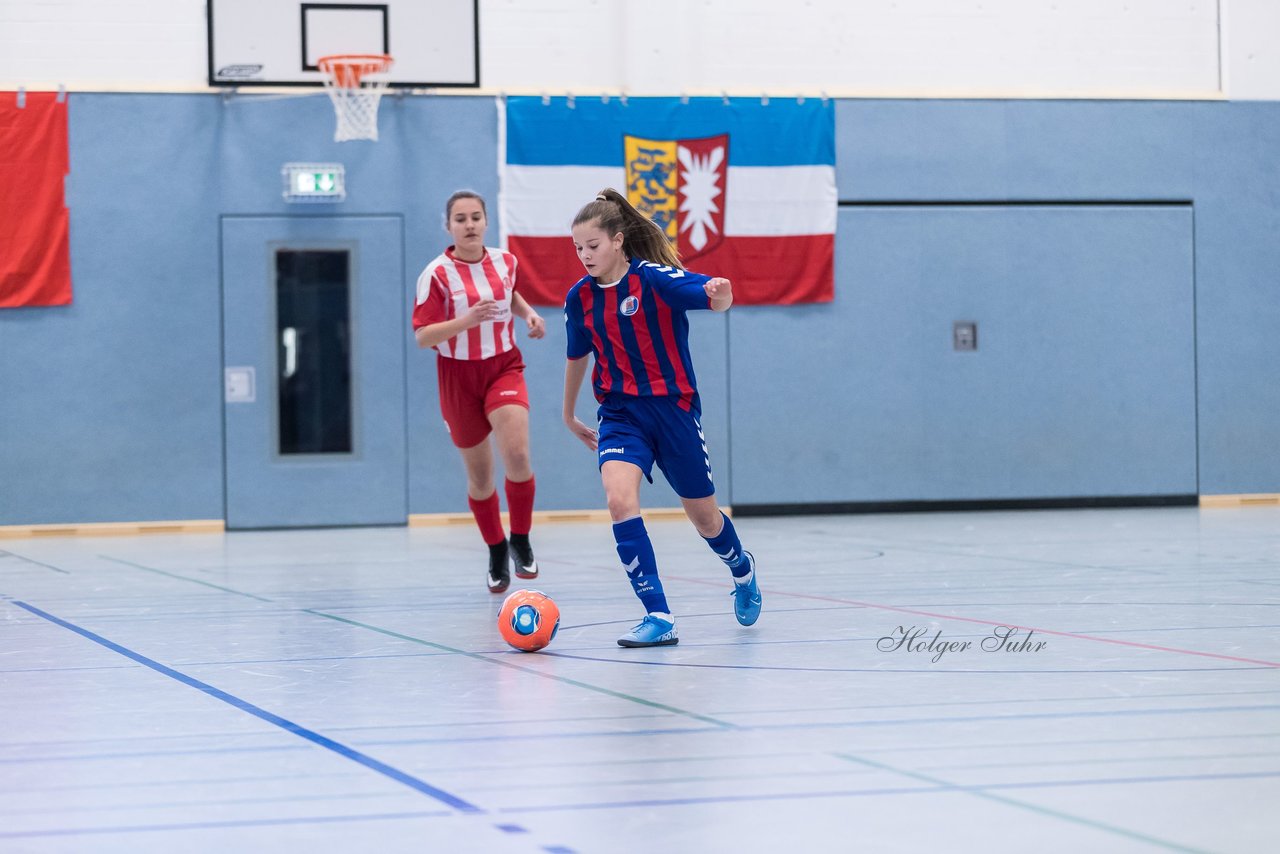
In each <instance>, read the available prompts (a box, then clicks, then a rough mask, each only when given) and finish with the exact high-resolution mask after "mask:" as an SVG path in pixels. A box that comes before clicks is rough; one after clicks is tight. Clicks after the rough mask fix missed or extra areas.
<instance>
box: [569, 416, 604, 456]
mask: <svg viewBox="0 0 1280 854" xmlns="http://www.w3.org/2000/svg"><path fill="white" fill-rule="evenodd" d="M565 425H566V426H567V427H568V428H569V432H570V433H572V434H573V435H575V436H577V437H578V439H579V440H580V441H581V442H582V444H584V445H586V446H587V447H588V448H590V449H591V450H593V451H594V450H596V448H598V447H599V442H598V440H597V437H596V431H595V430H592V429H591V428H590V427H588V426H587V425H586V424H583V423H582V422H581V421H580V420H579V419H577V418H575V419H573V420H572V421H566V422H565Z"/></svg>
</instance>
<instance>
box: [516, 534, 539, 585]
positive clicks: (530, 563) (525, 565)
mask: <svg viewBox="0 0 1280 854" xmlns="http://www.w3.org/2000/svg"><path fill="white" fill-rule="evenodd" d="M511 566H512V567H513V568H514V569H515V571H516V578H537V577H538V562H537V561H536V560H534V559H533V546H531V545H529V535H528V534H512V535H511Z"/></svg>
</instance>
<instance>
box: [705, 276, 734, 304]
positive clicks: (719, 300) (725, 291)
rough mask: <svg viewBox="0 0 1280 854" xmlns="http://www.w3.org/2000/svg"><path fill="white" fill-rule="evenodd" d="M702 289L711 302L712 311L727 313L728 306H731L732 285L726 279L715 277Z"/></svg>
mask: <svg viewBox="0 0 1280 854" xmlns="http://www.w3.org/2000/svg"><path fill="white" fill-rule="evenodd" d="M702 289H703V290H705V291H706V292H707V297H708V298H710V300H711V310H712V311H728V309H729V306H731V305H733V283H732V282H730V281H729V280H728V279H726V278H724V277H722V276H717V277H716V278H714V279H711V280H709V281H708V282H707V283H706V284H704V285H703V286H702Z"/></svg>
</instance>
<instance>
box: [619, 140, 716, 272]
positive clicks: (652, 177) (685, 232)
mask: <svg viewBox="0 0 1280 854" xmlns="http://www.w3.org/2000/svg"><path fill="white" fill-rule="evenodd" d="M623 145H624V147H625V152H624V153H625V158H626V164H627V201H629V202H631V204H632V205H634V206H635V208H636V210H638V211H640V212H641V213H643V214H644V215H645V216H647V217H649V218H650V219H652V220H653V221H654V222H655V223H657V224H658V227H659V228H661V229H662V230H663V231H664V232H666V234H667V238H668V239H669V240H670V241H671V242H672V243H674V244H676V249H677V250H678V251H679V252H680V255H681V257H682V258H684V259H685V260H689V259H692V258H696V257H698V256H699V255H702V254H704V253H707V252H710V251H711V250H712V249H715V248H716V247H717V246H719V245H720V242H721V241H722V240H724V210H725V197H726V190H727V186H726V185H727V184H728V179H729V134H727V133H722V134H720V135H719V136H708V137H703V138H701V139H644V138H642V137H638V136H631V135H630V134H627V135H625V136H624V137H623Z"/></svg>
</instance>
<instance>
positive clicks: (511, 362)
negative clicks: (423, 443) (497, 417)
mask: <svg viewBox="0 0 1280 854" xmlns="http://www.w3.org/2000/svg"><path fill="white" fill-rule="evenodd" d="M436 377H437V378H438V380H439V385H440V412H441V414H442V415H444V425H445V427H447V428H448V429H449V438H450V439H452V440H453V444H455V445H457V446H458V447H459V448H470V447H473V446H475V445H478V444H480V443H481V442H483V441H484V440H485V439H486V438H488V436H489V433H490V432H491V431H492V430H493V427H492V426H490V424H489V413H490V412H493V411H494V410H495V409H497V408H498V407H501V406H510V405H512V404H514V405H516V406H523V407H524V408H525V409H528V408H529V391H528V389H526V388H525V385H524V359H522V358H521V357H520V350H519V349H514V348H513V349H511V350H508V351H507V352H505V353H499V354H498V355H496V356H493V357H492V358H488V359H450V358H449V357H448V356H437V357H436Z"/></svg>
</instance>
